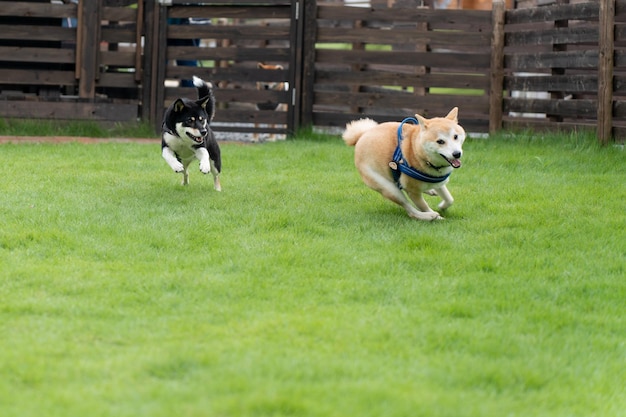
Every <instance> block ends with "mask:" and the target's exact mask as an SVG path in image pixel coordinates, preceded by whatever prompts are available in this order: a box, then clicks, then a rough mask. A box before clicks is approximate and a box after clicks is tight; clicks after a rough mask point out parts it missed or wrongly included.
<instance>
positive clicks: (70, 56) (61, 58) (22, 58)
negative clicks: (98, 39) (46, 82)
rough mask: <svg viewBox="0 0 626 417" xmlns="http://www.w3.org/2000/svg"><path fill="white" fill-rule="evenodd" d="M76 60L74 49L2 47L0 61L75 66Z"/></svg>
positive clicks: (0, 48)
mask: <svg viewBox="0 0 626 417" xmlns="http://www.w3.org/2000/svg"><path fill="white" fill-rule="evenodd" d="M75 59H76V56H75V53H74V49H58V48H26V47H20V46H0V61H6V62H22V63H28V62H49V63H63V64H73V63H74V61H75Z"/></svg>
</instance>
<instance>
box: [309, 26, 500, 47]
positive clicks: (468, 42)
mask: <svg viewBox="0 0 626 417" xmlns="http://www.w3.org/2000/svg"><path fill="white" fill-rule="evenodd" d="M317 42H318V43H324V42H330V43H338V42H340V43H341V42H348V43H350V42H365V43H378V44H385V45H389V44H394V43H395V44H402V45H405V44H408V43H412V42H415V43H417V44H421V43H423V44H441V45H454V48H458V47H459V46H484V47H489V46H490V42H491V38H490V34H488V33H478V32H477V33H468V32H461V31H445V32H444V31H441V32H434V31H419V30H415V29H393V30H385V31H381V30H380V29H372V28H320V29H319V30H318V33H317Z"/></svg>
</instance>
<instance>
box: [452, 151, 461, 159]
mask: <svg viewBox="0 0 626 417" xmlns="http://www.w3.org/2000/svg"><path fill="white" fill-rule="evenodd" d="M461 155H462V154H461V152H458V151H457V152H454V153H453V154H452V156H453V157H455V158H457V159H458V158H460V157H461Z"/></svg>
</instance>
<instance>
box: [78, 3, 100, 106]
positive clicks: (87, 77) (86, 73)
mask: <svg viewBox="0 0 626 417" xmlns="http://www.w3.org/2000/svg"><path fill="white" fill-rule="evenodd" d="M101 9H102V1H101V0H95V1H94V0H90V1H88V0H81V2H80V4H79V9H78V10H79V14H78V21H79V25H78V30H77V33H76V36H77V42H76V45H77V48H80V50H79V51H78V52H77V56H78V57H79V58H80V60H77V62H76V66H77V68H76V73H77V75H78V78H79V80H78V95H79V96H80V98H89V99H93V98H94V97H95V96H96V80H97V79H98V77H99V72H98V57H99V54H100V11H101Z"/></svg>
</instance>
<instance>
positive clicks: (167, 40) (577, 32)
mask: <svg viewBox="0 0 626 417" xmlns="http://www.w3.org/2000/svg"><path fill="white" fill-rule="evenodd" d="M563 2H566V0H564V1H563ZM563 2H559V3H561V4H553V5H550V6H542V7H535V8H531V9H518V10H506V11H505V12H504V18H503V21H504V22H503V24H502V25H501V28H500V29H499V30H501V31H502V32H503V37H502V39H499V38H498V39H492V34H493V33H494V27H495V26H496V23H494V21H492V18H493V16H494V14H493V13H492V12H490V11H481V10H478V11H474V10H434V9H427V8H421V7H418V6H419V4H420V3H421V1H418V0H414V1H410V0H406V1H402V2H392V3H393V4H394V5H393V6H389V7H387V6H386V4H385V2H373V3H372V5H371V6H369V7H349V6H345V5H342V4H337V2H335V3H334V4H329V3H327V2H323V1H322V0H320V1H319V2H316V1H314V0H310V1H309V0H306V1H304V0H248V1H246V2H241V1H235V0H218V1H213V2H210V1H206V0H172V1H171V5H170V6H164V5H162V4H161V3H159V2H156V1H145V0H93V1H91V0H90V1H87V0H80V1H79V4H78V5H76V4H73V3H67V4H60V2H59V4H57V3H51V2H50V1H49V0H31V1H26V0H22V1H11V0H0V4H1V7H0V116H4V117H18V116H20V115H21V116H26V117H38V118H39V117H40V118H68V119H94V120H116V121H120V120H136V119H137V117H138V116H141V117H142V118H143V119H146V120H150V121H151V122H153V123H154V124H155V126H158V125H159V124H160V119H161V117H162V114H163V110H164V108H165V106H166V105H168V104H169V103H170V102H171V101H172V100H173V99H174V98H176V97H179V96H191V97H193V96H195V94H196V93H195V90H194V88H193V87H190V86H189V82H188V80H189V79H190V78H191V77H192V75H198V76H200V77H202V78H205V79H207V80H210V81H211V82H213V83H214V84H215V85H216V86H217V88H216V98H217V101H218V103H219V108H218V111H217V114H216V119H215V123H214V126H215V128H216V130H218V131H224V132H235V131H237V132H247V133H254V134H258V133H265V132H271V133H279V134H285V133H289V132H293V131H294V130H295V129H297V128H298V127H299V126H302V125H305V126H306V125H316V126H320V127H342V126H343V124H344V123H345V122H347V121H349V120H352V119H355V118H361V117H372V118H374V119H376V120H379V121H385V120H399V119H401V118H403V117H405V116H407V115H412V114H414V113H416V112H418V113H421V114H424V115H425V116H427V117H433V116H438V115H442V114H446V113H447V112H448V111H449V110H450V108H451V107H454V106H458V107H459V108H460V113H459V116H460V119H461V122H462V123H463V125H464V126H465V127H466V128H467V129H468V130H470V131H473V132H487V131H489V130H493V129H498V128H500V127H502V126H503V127H505V128H513V129H517V128H521V127H525V126H532V127H535V128H538V129H555V128H556V129H578V128H580V127H587V128H590V129H596V127H597V126H598V125H600V124H602V129H598V132H599V135H600V136H601V139H602V141H603V142H606V141H607V139H608V138H609V137H610V136H611V135H616V136H617V137H618V138H619V140H620V141H622V140H623V138H624V137H625V136H626V0H602V3H601V1H600V0H590V1H588V2H585V3H579V2H576V3H575V4H562V3H563ZM601 6H602V7H601ZM607 10H609V11H610V15H609V14H606V13H607ZM181 23H182V24H181ZM188 23H191V24H188ZM496 40H498V42H499V41H500V40H501V41H502V42H501V45H498V44H497V42H496ZM494 46H495V47H496V48H495V49H493V47H494ZM496 50H497V51H496ZM496 52H498V53H500V52H501V53H502V57H500V56H499V55H497V54H496ZM259 62H265V63H271V64H280V65H282V67H283V69H282V70H275V71H267V70H262V69H259V68H258V66H257V65H258V63H259ZM280 83H286V84H287V85H288V88H286V89H278V90H275V89H268V90H266V89H265V88H264V87H263V86H264V85H275V84H280ZM599 87H601V88H600V90H599ZM599 91H600V93H599ZM503 93H504V94H503ZM267 103H273V104H276V105H277V106H278V105H279V106H278V108H277V110H278V111H277V110H261V108H266V107H267V106H264V104H267ZM283 110H284V111H283ZM492 119H494V120H495V119H498V120H499V121H496V122H495V123H493V122H494V120H492ZM490 121H491V122H490ZM490 123H491V129H490Z"/></svg>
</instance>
